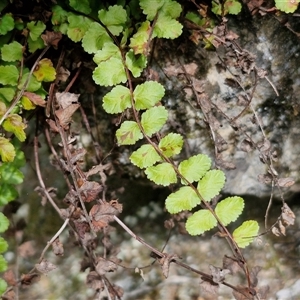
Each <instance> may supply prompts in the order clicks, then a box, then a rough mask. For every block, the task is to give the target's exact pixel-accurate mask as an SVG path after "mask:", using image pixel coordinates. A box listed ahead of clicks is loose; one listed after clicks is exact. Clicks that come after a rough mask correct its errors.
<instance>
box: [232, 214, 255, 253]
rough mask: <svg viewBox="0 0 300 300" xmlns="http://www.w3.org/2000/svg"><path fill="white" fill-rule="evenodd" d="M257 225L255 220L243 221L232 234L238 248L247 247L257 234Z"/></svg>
mask: <svg viewBox="0 0 300 300" xmlns="http://www.w3.org/2000/svg"><path fill="white" fill-rule="evenodd" d="M258 230H259V225H258V223H257V222H256V221H253V220H250V221H245V222H244V223H243V224H242V225H241V226H240V227H238V228H237V229H236V230H235V231H234V232H233V234H232V237H233V239H234V240H235V242H236V243H237V245H238V246H239V247H240V248H245V247H247V246H248V245H249V244H250V243H252V241H253V240H254V238H255V237H256V236H257V234H258Z"/></svg>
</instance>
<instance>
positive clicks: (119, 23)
mask: <svg viewBox="0 0 300 300" xmlns="http://www.w3.org/2000/svg"><path fill="white" fill-rule="evenodd" d="M98 17H99V20H100V21H101V22H102V23H103V24H104V25H105V26H106V27H107V28H108V30H109V31H110V32H111V33H112V34H113V35H116V36H118V35H119V34H120V33H121V32H122V31H123V26H124V25H125V23H126V20H127V13H126V10H125V9H124V8H123V7H122V6H120V5H114V6H110V7H109V8H108V11H106V10H104V9H101V10H100V11H99V13H98Z"/></svg>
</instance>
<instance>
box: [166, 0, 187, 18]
mask: <svg viewBox="0 0 300 300" xmlns="http://www.w3.org/2000/svg"><path fill="white" fill-rule="evenodd" d="M161 12H162V13H163V14H165V15H168V16H170V17H172V18H174V19H176V18H178V17H179V16H180V14H181V12H182V8H181V5H180V4H179V3H177V2H175V1H170V0H168V1H165V4H164V6H163V7H162V11H161Z"/></svg>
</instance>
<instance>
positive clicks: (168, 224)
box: [164, 219, 175, 229]
mask: <svg viewBox="0 0 300 300" xmlns="http://www.w3.org/2000/svg"><path fill="white" fill-rule="evenodd" d="M164 226H165V228H166V229H172V228H174V226H175V223H174V220H173V219H169V220H165V222H164Z"/></svg>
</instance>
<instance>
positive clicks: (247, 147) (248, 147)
mask: <svg viewBox="0 0 300 300" xmlns="http://www.w3.org/2000/svg"><path fill="white" fill-rule="evenodd" d="M240 149H241V150H242V151H244V152H247V153H249V152H250V151H252V150H253V149H254V146H253V143H252V142H251V141H250V140H248V139H244V140H243V141H242V143H241V146H240Z"/></svg>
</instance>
